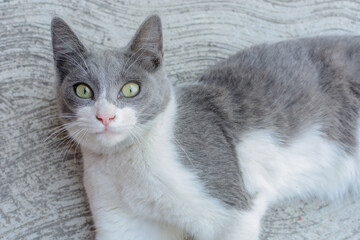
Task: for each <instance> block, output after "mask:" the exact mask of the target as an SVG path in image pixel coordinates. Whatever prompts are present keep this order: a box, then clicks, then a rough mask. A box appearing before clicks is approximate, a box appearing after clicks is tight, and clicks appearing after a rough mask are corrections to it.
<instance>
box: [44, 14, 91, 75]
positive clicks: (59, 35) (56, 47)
mask: <svg viewBox="0 0 360 240" xmlns="http://www.w3.org/2000/svg"><path fill="white" fill-rule="evenodd" d="M51 37H52V47H53V53H54V61H55V66H56V71H57V74H58V78H59V80H60V81H62V80H63V79H64V78H65V77H66V75H67V74H68V73H69V72H70V71H71V70H72V69H73V68H74V67H76V66H80V67H82V68H83V69H86V68H85V66H86V63H85V58H84V54H85V52H86V48H85V47H84V45H83V44H82V43H81V42H80V40H79V39H78V37H77V36H76V35H75V33H74V32H73V31H72V30H71V28H70V27H69V26H68V25H67V24H66V23H65V21H64V20H62V19H61V18H59V17H54V18H53V20H52V21H51ZM84 65H85V66H84Z"/></svg>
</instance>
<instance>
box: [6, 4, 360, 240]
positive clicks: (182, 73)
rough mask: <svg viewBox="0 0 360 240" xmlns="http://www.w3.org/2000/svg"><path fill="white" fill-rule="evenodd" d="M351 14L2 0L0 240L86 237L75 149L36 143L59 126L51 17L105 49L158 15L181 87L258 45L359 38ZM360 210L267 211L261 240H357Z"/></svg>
mask: <svg viewBox="0 0 360 240" xmlns="http://www.w3.org/2000/svg"><path fill="white" fill-rule="evenodd" d="M359 12H360V2H358V1H354V0H349V1H328V0H327V1H321V0H309V1H296V0H292V1H286V2H282V1H275V0H263V1H252V0H246V1H221V2H220V1H219V2H218V1H215V0H186V1H182V2H180V1H163V0H155V1H151V2H150V1H125V0H124V1H111V3H110V2H107V1H106V2H105V1H102V0H91V1H58V2H55V1H54V2H50V1H40V0H36V1H35V0H34V1H30V0H29V1H26V0H23V1H9V0H7V1H6V0H4V1H0V239H91V238H92V236H93V235H92V232H93V230H94V229H93V227H92V225H91V224H92V223H91V217H90V212H89V209H88V206H87V203H86V199H85V196H84V189H83V186H82V183H81V182H82V181H81V175H82V170H81V156H80V154H79V151H77V154H75V148H74V147H70V148H69V145H70V144H69V142H66V141H65V142H62V141H61V140H62V138H63V137H64V135H61V136H55V137H54V138H52V140H51V141H49V142H44V139H45V138H46V137H47V136H49V135H50V134H51V132H52V131H53V129H54V128H55V127H56V126H58V125H59V122H58V121H57V119H56V117H55V115H56V107H55V101H54V96H55V93H54V88H53V83H54V73H53V63H52V53H51V44H50V32H49V27H50V26H49V25H50V21H51V18H52V16H55V15H57V16H61V17H63V18H64V19H65V20H67V21H68V23H69V24H70V25H71V26H72V27H73V29H74V30H75V31H76V32H77V33H78V35H79V37H80V38H81V39H82V40H83V41H84V42H85V43H86V44H87V46H89V47H99V48H105V47H117V46H123V45H124V44H126V43H127V41H128V40H129V39H130V37H131V36H132V34H133V33H134V32H135V30H136V28H137V27H138V25H139V24H140V22H141V21H142V20H143V19H144V18H145V17H146V16H147V15H148V14H151V13H158V14H160V15H161V17H162V20H163V27H164V38H165V64H166V68H167V72H168V75H169V78H170V79H171V80H172V81H173V82H182V81H191V80H192V79H194V78H195V77H197V76H199V74H201V72H202V71H203V70H204V69H205V68H206V67H208V66H209V65H211V64H213V63H215V62H216V61H218V60H220V59H223V58H225V57H227V56H229V55H230V54H233V53H234V52H235V51H237V50H239V49H242V48H245V47H249V46H251V45H254V44H257V43H263V42H275V41H279V40H284V39H291V38H296V37H305V36H317V35H328V34H358V33H360V15H359ZM67 149H69V151H68V150H67ZM67 151H68V152H69V154H68V155H67V154H66V152H67ZM359 209H360V202H359V201H355V200H341V201H339V202H338V203H336V204H329V203H327V202H320V201H317V200H309V201H306V202H305V201H292V202H290V203H285V204H282V205H279V206H277V207H274V208H272V209H271V210H270V211H269V212H268V214H267V217H266V218H265V219H264V233H263V239H332V240H335V239H336V240H337V239H352V240H355V239H360V211H359Z"/></svg>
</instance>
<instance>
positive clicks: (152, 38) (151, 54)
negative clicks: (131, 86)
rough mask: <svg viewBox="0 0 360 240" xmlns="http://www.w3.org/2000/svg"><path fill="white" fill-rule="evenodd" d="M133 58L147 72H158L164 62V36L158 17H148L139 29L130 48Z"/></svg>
mask: <svg viewBox="0 0 360 240" xmlns="http://www.w3.org/2000/svg"><path fill="white" fill-rule="evenodd" d="M128 51H129V52H130V55H131V58H132V59H133V60H134V61H137V62H139V63H140V65H141V66H143V67H144V68H145V69H146V70H148V71H150V72H153V71H155V70H157V69H158V68H159V67H160V66H161V64H162V60H163V56H164V53H163V36H162V27H161V20H160V17H159V16H158V15H152V16H150V17H148V18H147V19H146V20H145V21H144V22H143V23H142V24H141V26H140V27H139V29H138V31H137V32H136V34H135V36H134V37H133V39H132V40H131V42H130V43H129V46H128Z"/></svg>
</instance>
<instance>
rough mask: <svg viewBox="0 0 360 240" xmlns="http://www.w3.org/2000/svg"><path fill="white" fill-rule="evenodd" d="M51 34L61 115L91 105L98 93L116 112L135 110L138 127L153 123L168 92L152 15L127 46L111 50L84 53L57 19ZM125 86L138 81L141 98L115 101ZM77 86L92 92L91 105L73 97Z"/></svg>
mask: <svg viewBox="0 0 360 240" xmlns="http://www.w3.org/2000/svg"><path fill="white" fill-rule="evenodd" d="M51 32H52V44H53V51H54V61H55V66H56V72H57V75H58V78H57V79H58V89H57V90H58V93H57V96H58V102H59V104H60V109H61V112H62V113H72V114H74V113H75V112H76V109H77V108H79V107H82V106H86V105H91V104H94V102H95V101H96V100H97V99H98V97H99V96H100V95H101V93H102V92H104V93H106V99H107V100H108V101H109V102H111V103H113V104H115V105H116V106H117V107H119V108H122V107H124V106H131V107H133V108H135V109H136V110H137V112H138V116H139V120H140V122H143V121H147V120H149V119H153V118H154V117H155V116H156V114H158V113H159V112H161V111H162V110H163V109H164V108H165V106H166V105H167V102H168V101H169V98H170V92H171V91H170V83H169V82H168V81H167V79H166V76H165V74H164V72H163V70H162V59H163V50H162V31H161V21H160V18H159V17H158V16H156V15H154V16H151V17H149V18H148V19H146V20H145V21H144V23H143V24H142V25H141V27H140V28H139V30H138V32H137V33H136V34H135V36H134V38H133V39H132V41H130V43H129V44H128V45H127V46H126V47H125V48H119V49H118V50H116V51H97V52H95V51H88V50H87V49H86V48H85V47H84V45H83V44H82V43H81V42H80V40H79V39H78V37H77V36H76V35H75V34H74V33H73V31H72V30H71V29H70V27H69V26H68V25H67V24H66V23H65V22H64V21H63V20H62V19H60V18H54V19H53V21H52V27H51ZM128 81H136V82H138V83H139V84H140V86H141V94H139V96H137V97H136V98H132V99H126V98H121V99H119V98H118V96H119V91H120V89H121V87H122V86H123V85H124V84H125V83H126V82H128ZM78 83H86V84H87V85H89V86H90V87H91V89H92V90H93V92H94V97H93V98H92V99H91V100H89V99H81V98H79V97H77V96H76V95H75V94H74V86H75V85H76V84H78ZM64 121H67V119H64Z"/></svg>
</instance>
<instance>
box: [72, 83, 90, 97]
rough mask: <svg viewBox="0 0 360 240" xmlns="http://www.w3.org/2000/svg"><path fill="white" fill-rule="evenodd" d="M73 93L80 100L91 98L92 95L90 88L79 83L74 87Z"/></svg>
mask: <svg viewBox="0 0 360 240" xmlns="http://www.w3.org/2000/svg"><path fill="white" fill-rule="evenodd" d="M75 92H76V95H78V97H80V98H91V97H92V95H93V92H92V90H91V88H90V87H89V86H88V85H86V84H84V83H80V84H79V85H77V86H76V87H75Z"/></svg>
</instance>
